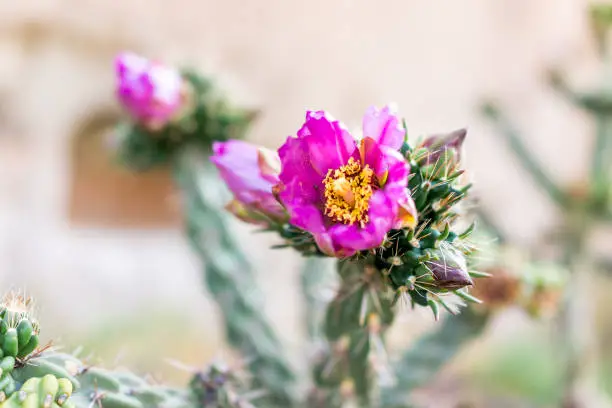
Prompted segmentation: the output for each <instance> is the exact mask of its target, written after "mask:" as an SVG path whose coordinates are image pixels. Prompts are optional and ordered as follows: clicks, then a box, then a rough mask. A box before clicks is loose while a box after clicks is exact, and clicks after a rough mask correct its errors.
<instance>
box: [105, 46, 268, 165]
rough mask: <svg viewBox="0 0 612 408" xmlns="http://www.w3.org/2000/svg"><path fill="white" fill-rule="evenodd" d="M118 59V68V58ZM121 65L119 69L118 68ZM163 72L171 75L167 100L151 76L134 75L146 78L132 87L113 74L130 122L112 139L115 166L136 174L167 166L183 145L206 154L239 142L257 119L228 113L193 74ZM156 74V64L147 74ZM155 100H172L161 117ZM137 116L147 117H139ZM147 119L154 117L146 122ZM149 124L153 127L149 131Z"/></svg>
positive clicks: (224, 104) (209, 85) (236, 111)
mask: <svg viewBox="0 0 612 408" xmlns="http://www.w3.org/2000/svg"><path fill="white" fill-rule="evenodd" d="M132 57H134V56H132ZM138 58H140V57H138ZM118 59H119V60H120V61H119V62H121V56H120V57H119V58H118ZM140 59H141V58H140ZM123 65H125V64H121V63H119V68H121V67H122V66H123ZM139 68H140V67H139ZM163 68H164V72H170V73H171V75H170V74H168V75H170V76H171V77H172V81H171V82H172V86H171V88H172V89H171V90H172V92H173V95H170V96H168V95H164V94H165V93H167V92H169V90H168V89H166V88H168V86H167V85H166V84H165V83H163V81H160V80H161V79H164V78H158V77H157V76H156V75H155V72H144V71H143V72H140V70H139V73H140V74H139V75H141V76H144V77H145V78H144V79H143V80H142V81H135V80H134V78H132V76H129V75H128V76H126V75H125V73H124V72H123V70H122V69H118V73H117V76H118V100H119V102H120V103H121V104H122V106H123V107H124V110H125V111H126V112H127V113H128V114H129V116H131V119H132V120H131V121H128V122H126V123H123V124H122V125H121V126H120V127H119V128H118V129H117V131H116V135H115V137H116V138H117V145H118V153H119V158H120V160H121V161H122V162H123V163H124V164H125V165H127V166H129V167H132V168H134V169H136V170H146V169H149V168H152V167H155V166H162V165H166V164H168V163H169V162H171V161H172V159H173V158H174V155H175V153H176V152H177V151H180V150H181V149H182V148H183V147H184V146H185V145H195V146H198V147H200V148H203V149H204V150H207V151H209V150H210V149H211V146H212V143H213V142H214V141H218V140H227V139H229V138H241V137H242V135H243V134H244V132H245V131H246V129H247V127H248V125H249V124H250V123H251V122H252V120H253V119H254V117H255V115H256V113H255V112H254V111H248V110H243V109H237V108H234V107H231V106H230V105H229V104H228V103H227V102H226V101H225V100H224V99H223V98H221V97H220V96H219V94H218V93H217V92H215V89H214V87H213V85H212V83H211V82H210V81H209V80H208V79H207V78H204V77H202V76H201V75H199V74H198V73H196V72H195V71H192V70H183V71H182V72H179V71H178V70H174V69H171V68H169V67H163ZM160 69H161V68H160V67H159V66H157V65H155V64H153V65H151V67H150V70H160ZM145 71H146V70H145ZM174 76H176V77H178V78H180V79H179V81H180V82H181V83H182V84H181V85H180V86H178V85H176V84H175V83H176V82H177V81H176V79H174ZM147 77H149V79H147ZM164 80H165V79H164ZM143 81H144V83H142V82H143ZM156 88H159V89H156ZM145 91H146V92H145ZM179 93H180V95H179ZM156 94H159V95H162V96H164V97H166V96H168V98H170V99H171V100H172V104H169V105H168V106H167V108H166V110H164V111H163V112H161V113H160V112H158V111H157V110H158V108H159V102H156V100H155V97H156V96H155V95H156ZM126 95H127V96H126ZM126 98H127V99H126ZM168 98H166V99H168ZM138 112H145V113H147V115H145V116H144V117H143V115H144V114H139V113H138ZM170 114H171V115H170ZM151 115H154V116H155V115H157V116H156V117H153V118H149V116H151ZM152 119H154V122H155V123H156V125H155V126H151V120H152ZM162 119H163V120H162Z"/></svg>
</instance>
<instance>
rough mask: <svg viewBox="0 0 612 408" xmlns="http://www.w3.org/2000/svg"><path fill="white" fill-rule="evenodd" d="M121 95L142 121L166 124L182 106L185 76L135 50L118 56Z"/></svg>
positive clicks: (118, 79)
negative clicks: (182, 76) (140, 54)
mask: <svg viewBox="0 0 612 408" xmlns="http://www.w3.org/2000/svg"><path fill="white" fill-rule="evenodd" d="M115 69H116V75H117V87H116V94H117V98H118V99H119V101H120V102H121V104H122V105H123V107H124V108H125V109H126V111H127V112H129V114H130V115H131V116H132V117H133V118H134V119H135V120H137V121H138V122H140V123H142V124H143V125H146V126H148V127H152V128H160V127H163V126H164V125H166V124H167V123H168V121H170V120H171V119H172V117H173V116H174V115H176V114H177V112H178V111H179V110H180V108H181V105H182V102H183V93H182V92H183V79H182V78H181V74H180V73H179V72H178V71H177V70H175V69H173V68H171V67H167V66H164V65H162V64H158V63H155V62H152V61H149V60H147V59H146V58H143V57H141V56H139V55H136V54H133V53H131V52H124V53H121V54H119V55H118V56H117V58H116V59H115Z"/></svg>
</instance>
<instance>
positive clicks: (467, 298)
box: [455, 290, 482, 304]
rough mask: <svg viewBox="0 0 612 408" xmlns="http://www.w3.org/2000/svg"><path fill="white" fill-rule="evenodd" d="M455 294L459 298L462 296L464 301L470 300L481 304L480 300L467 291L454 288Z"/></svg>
mask: <svg viewBox="0 0 612 408" xmlns="http://www.w3.org/2000/svg"><path fill="white" fill-rule="evenodd" d="M455 294H456V295H457V296H459V297H460V298H462V299H463V300H465V301H466V302H471V303H477V304H482V300H480V299H478V298H476V297H474V296H472V295H470V294H469V293H467V292H463V291H461V290H456V291H455Z"/></svg>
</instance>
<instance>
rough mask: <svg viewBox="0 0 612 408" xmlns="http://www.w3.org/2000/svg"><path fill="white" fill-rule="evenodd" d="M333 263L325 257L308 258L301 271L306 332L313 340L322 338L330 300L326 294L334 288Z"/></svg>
mask: <svg viewBox="0 0 612 408" xmlns="http://www.w3.org/2000/svg"><path fill="white" fill-rule="evenodd" d="M332 265H333V261H332V260H331V259H329V258H324V257H314V256H313V257H307V258H306V259H305V262H304V265H303V266H302V269H301V274H300V283H301V289H302V295H303V297H304V301H305V306H304V317H305V322H306V330H307V333H308V336H309V338H310V339H311V340H318V339H320V337H321V334H322V333H321V326H322V324H321V323H322V322H323V317H324V315H325V307H326V306H327V302H328V300H327V299H326V298H325V296H324V294H325V291H326V289H329V288H331V286H332V282H333V281H332V274H331V272H332V269H333V267H332Z"/></svg>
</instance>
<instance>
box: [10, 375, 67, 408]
mask: <svg viewBox="0 0 612 408" xmlns="http://www.w3.org/2000/svg"><path fill="white" fill-rule="evenodd" d="M67 384H70V382H69V381H68V382H66V381H62V380H61V379H60V380H58V379H57V377H55V376H54V375H51V374H48V375H45V376H43V377H34V378H30V379H28V380H27V381H26V382H25V383H24V384H23V386H22V387H21V389H20V390H19V391H18V392H15V393H13V394H12V395H11V396H10V397H9V398H8V399H7V400H5V401H4V402H2V403H0V408H17V407H19V408H60V407H62V408H76V407H75V406H74V404H73V403H72V402H71V401H69V398H70V396H71V392H72V389H71V388H70V387H69V386H68V385H67Z"/></svg>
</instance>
